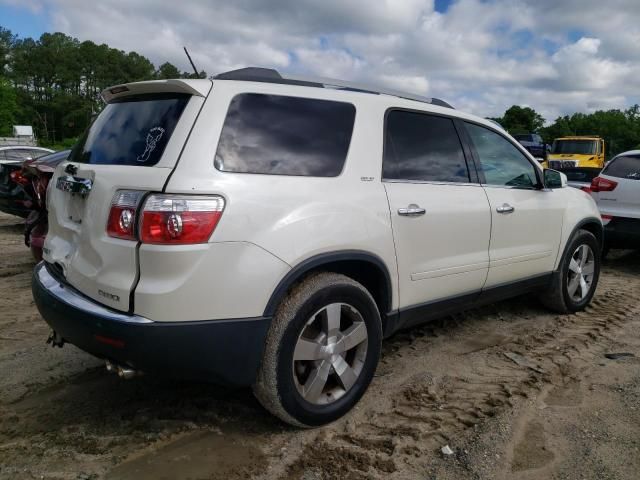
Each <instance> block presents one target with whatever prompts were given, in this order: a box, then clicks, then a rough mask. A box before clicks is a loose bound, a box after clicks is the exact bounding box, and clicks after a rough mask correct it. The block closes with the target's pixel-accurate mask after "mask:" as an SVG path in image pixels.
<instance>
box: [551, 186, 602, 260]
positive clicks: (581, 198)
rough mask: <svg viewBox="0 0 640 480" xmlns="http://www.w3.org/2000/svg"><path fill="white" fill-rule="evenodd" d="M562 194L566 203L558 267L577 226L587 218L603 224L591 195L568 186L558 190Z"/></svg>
mask: <svg viewBox="0 0 640 480" xmlns="http://www.w3.org/2000/svg"><path fill="white" fill-rule="evenodd" d="M557 191H558V193H560V194H561V195H562V197H561V198H562V201H563V202H564V204H565V212H564V219H563V222H562V237H561V240H560V248H559V250H558V255H557V258H556V262H555V268H556V269H557V268H558V266H559V264H560V260H561V259H562V254H563V253H564V249H565V247H566V245H567V243H568V242H569V240H570V239H571V235H572V234H573V232H574V231H575V229H576V227H577V226H578V225H580V224H581V223H582V222H583V221H585V220H592V221H596V222H599V223H600V224H601V222H602V221H601V219H600V212H599V211H598V206H597V205H596V203H595V202H594V201H593V198H591V195H590V194H588V193H586V192H583V191H582V190H578V189H576V188H571V187H566V188H562V189H558V190H557Z"/></svg>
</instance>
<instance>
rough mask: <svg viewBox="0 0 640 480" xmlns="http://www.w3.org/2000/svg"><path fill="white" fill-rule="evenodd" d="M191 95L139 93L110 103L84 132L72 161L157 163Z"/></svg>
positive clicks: (118, 163) (119, 163)
mask: <svg viewBox="0 0 640 480" xmlns="http://www.w3.org/2000/svg"><path fill="white" fill-rule="evenodd" d="M189 97H190V96H189V95H178V94H168V95H166V94H163V95H157V94H154V95H139V96H131V97H125V98H124V99H122V100H121V101H116V102H114V103H110V104H109V105H107V106H106V107H105V109H104V110H102V112H101V113H100V115H98V117H97V118H96V119H95V120H94V122H93V123H92V124H91V126H90V127H89V128H88V129H87V131H86V132H85V133H84V134H83V135H82V137H81V138H80V140H79V141H78V143H77V144H76V146H75V147H74V149H73V151H72V152H71V155H70V156H69V160H71V161H73V162H80V163H92V164H102V165H138V166H151V165H155V164H156V163H158V161H159V160H160V158H161V157H162V153H163V152H164V149H165V147H166V145H167V143H168V142H169V139H170V138H171V135H172V134H173V130H174V129H175V127H176V125H177V123H178V120H180V116H181V115H182V112H183V111H184V108H185V106H186V105H187V102H188V101H189Z"/></svg>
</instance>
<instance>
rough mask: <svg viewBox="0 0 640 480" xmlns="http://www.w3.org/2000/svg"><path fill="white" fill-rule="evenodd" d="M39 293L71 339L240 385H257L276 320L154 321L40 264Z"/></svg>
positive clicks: (170, 370) (117, 357) (142, 366)
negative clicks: (107, 303) (99, 298)
mask: <svg viewBox="0 0 640 480" xmlns="http://www.w3.org/2000/svg"><path fill="white" fill-rule="evenodd" d="M32 290H33V297H34V300H35V303H36V306H37V307H38V310H39V311H40V314H41V315H42V316H43V318H44V319H45V321H46V322H47V323H48V324H49V325H50V326H51V328H52V329H53V330H55V331H56V332H57V333H58V334H59V335H60V336H61V337H62V338H63V339H64V340H65V341H67V342H69V343H71V344H73V345H76V346H77V347H79V348H80V349H82V350H84V351H86V352H88V353H90V354H92V355H95V356H96V357H99V358H104V359H108V360H111V361H113V362H116V363H118V364H120V365H126V366H129V367H131V368H134V369H137V370H142V371H147V372H161V373H163V374H168V375H170V376H174V377H179V378H189V379H197V380H206V381H212V382H215V383H222V384H227V385H235V386H248V385H251V384H253V383H254V381H255V378H256V375H257V372H258V368H259V365H260V362H261V360H262V354H263V351H264V344H265V340H266V336H267V331H268V329H269V325H270V318H247V319H235V320H211V321H197V322H189V321H184V322H154V321H151V320H148V319H146V318H144V317H140V316H137V315H126V314H123V313H121V312H116V311H114V310H111V309H108V308H106V307H104V306H102V305H100V304H99V303H97V302H95V301H93V300H91V299H89V298H88V297H86V296H84V295H82V294H81V293H79V292H77V291H76V290H75V289H74V288H73V287H71V286H70V285H68V284H66V282H65V281H64V280H62V279H60V278H58V277H57V275H55V274H53V273H52V272H50V271H49V269H48V268H47V265H46V263H45V262H40V263H39V264H38V265H37V266H36V268H35V269H34V273H33V280H32Z"/></svg>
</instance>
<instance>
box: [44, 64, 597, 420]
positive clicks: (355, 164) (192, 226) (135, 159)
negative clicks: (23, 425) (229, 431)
mask: <svg viewBox="0 0 640 480" xmlns="http://www.w3.org/2000/svg"><path fill="white" fill-rule="evenodd" d="M103 98H104V100H105V102H106V103H107V105H106V107H105V108H104V109H103V110H102V112H101V113H100V114H99V115H98V117H97V118H96V119H95V121H94V122H93V123H92V125H91V126H90V128H89V129H88V131H87V132H86V133H85V134H84V135H83V136H82V137H81V138H80V140H79V143H78V145H77V146H76V147H75V148H74V149H73V152H72V154H71V156H70V157H69V160H68V161H66V162H64V163H62V164H60V165H59V166H58V168H57V169H56V173H55V174H54V177H53V179H52V180H51V182H52V184H51V188H50V189H49V192H48V194H49V209H50V211H49V233H48V235H47V238H46V241H45V246H44V249H43V250H44V261H43V262H41V263H39V264H38V265H37V266H36V268H35V270H34V276H33V295H34V299H35V303H36V305H37V307H38V309H39V311H40V313H41V314H42V316H43V317H44V319H45V320H46V322H47V323H48V324H49V325H50V326H51V328H52V330H53V333H52V335H51V337H50V340H51V343H53V344H54V345H58V346H62V345H64V343H65V342H70V343H72V344H74V345H76V346H78V347H79V348H81V349H83V350H85V351H87V352H89V353H92V354H93V355H96V356H97V357H100V358H103V359H106V360H107V362H108V363H107V366H108V368H109V369H111V370H116V371H117V372H118V373H119V374H120V375H121V376H123V377H131V376H135V375H136V374H137V373H138V372H139V371H148V372H152V371H156V372H160V373H163V374H169V375H175V376H179V377H187V378H199V379H205V380H209V381H216V382H222V383H228V384H232V385H246V386H249V385H251V386H252V387H253V390H254V393H255V395H256V397H257V398H258V399H259V400H260V402H261V403H262V404H263V405H264V406H265V408H266V409H268V410H269V411H270V412H272V413H273V414H275V415H277V416H278V417H279V418H281V419H282V420H284V421H285V422H289V423H291V424H293V425H298V426H306V427H309V426H318V425H322V424H326V423H328V422H331V421H334V420H336V419H337V418H339V417H341V416H342V415H344V414H345V413H347V412H348V411H349V410H350V409H351V408H353V406H354V405H356V403H357V402H358V401H359V399H360V397H361V396H362V395H363V394H364V392H365V391H366V389H367V387H368V386H369V383H370V382H371V380H372V378H373V376H374V373H375V370H376V367H377V364H378V361H379V358H380V352H381V342H382V339H383V338H384V337H388V336H390V335H392V334H393V333H394V332H396V331H398V330H399V329H401V328H408V327H411V326H413V325H417V324H420V323H423V322H425V321H428V320H431V319H433V318H437V317H441V316H444V315H447V314H449V313H451V312H453V311H456V310H460V309H464V308H468V307H470V306H475V305H478V304H481V303H486V302H495V301H497V300H499V299H502V298H506V297H511V296H515V295H519V294H523V293H529V292H535V294H537V295H539V296H540V298H541V299H542V301H543V302H544V303H545V304H546V305H547V306H548V307H549V308H552V309H553V310H555V311H557V312H560V313H568V312H576V311H579V310H583V309H584V308H586V306H587V305H588V304H589V302H590V301H591V299H592V297H593V294H594V292H595V289H596V285H597V283H598V276H599V271H600V270H599V268H600V249H601V240H602V222H601V219H600V215H599V213H598V210H597V208H596V205H595V203H594V202H593V200H592V199H591V198H590V197H589V196H587V195H585V194H584V193H582V192H578V191H576V190H574V189H571V188H564V187H566V177H565V176H564V175H563V174H561V173H559V172H556V171H553V170H543V169H542V167H541V166H540V164H539V162H537V161H536V160H535V159H534V158H533V157H532V156H531V155H530V154H529V152H527V150H525V149H524V148H523V147H522V145H520V144H519V143H517V142H516V141H515V140H514V139H513V138H512V137H510V136H509V135H508V134H507V133H506V132H505V131H504V130H502V129H500V128H497V127H496V126H495V125H494V124H492V123H491V122H489V121H487V120H484V119H482V118H479V117H476V116H473V115H470V114H466V113H463V112H460V111H457V110H455V109H453V108H452V107H450V106H449V105H448V104H447V103H446V102H443V101H442V100H438V99H435V98H434V99H431V98H422V97H416V96H415V95H411V94H407V93H399V92H392V91H380V90H377V89H371V88H370V87H366V86H362V85H354V84H350V83H347V82H340V81H330V82H328V81H326V80H322V79H308V78H307V79H304V78H302V79H300V78H287V77H283V76H281V75H280V74H279V73H278V72H276V71H275V70H268V69H259V68H250V69H242V70H239V71H233V72H227V73H224V74H221V75H218V76H217V77H215V79H213V80H167V81H152V82H140V83H131V84H126V85H119V86H116V87H112V88H109V89H107V90H105V91H104V92H103ZM356 113H357V114H356ZM542 227H543V228H542Z"/></svg>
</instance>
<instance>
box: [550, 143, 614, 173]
mask: <svg viewBox="0 0 640 480" xmlns="http://www.w3.org/2000/svg"><path fill="white" fill-rule="evenodd" d="M546 163H547V165H546V166H547V167H548V168H553V169H554V170H564V169H568V168H569V169H570V168H597V169H602V168H603V167H604V139H603V138H601V137H595V136H576V137H561V138H556V139H555V140H554V141H553V145H552V146H551V152H549V155H548V156H547V161H546Z"/></svg>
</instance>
